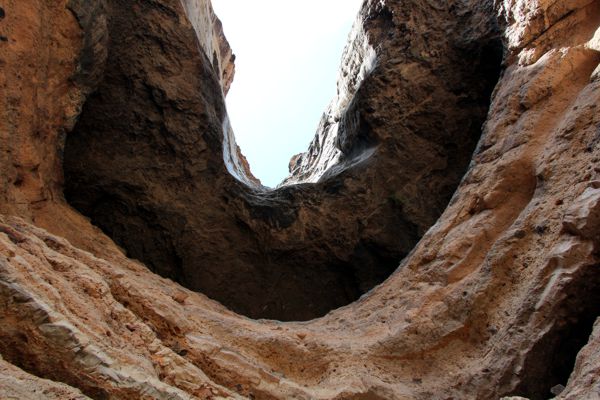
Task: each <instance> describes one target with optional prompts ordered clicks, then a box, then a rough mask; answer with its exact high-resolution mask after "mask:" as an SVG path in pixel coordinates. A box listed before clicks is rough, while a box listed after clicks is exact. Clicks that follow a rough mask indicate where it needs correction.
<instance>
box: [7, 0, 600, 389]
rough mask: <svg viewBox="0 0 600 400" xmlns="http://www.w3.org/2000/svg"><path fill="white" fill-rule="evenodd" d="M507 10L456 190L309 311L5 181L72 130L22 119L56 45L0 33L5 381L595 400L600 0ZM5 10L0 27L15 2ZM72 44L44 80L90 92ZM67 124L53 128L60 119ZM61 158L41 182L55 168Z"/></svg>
mask: <svg viewBox="0 0 600 400" xmlns="http://www.w3.org/2000/svg"><path fill="white" fill-rule="evenodd" d="M388 1H391V0H388ZM152 3H155V2H152ZM57 4H58V3H57ZM431 4H433V3H431ZM10 5H11V7H15V8H13V9H12V10H13V11H14V10H16V9H17V8H18V7H25V9H23V10H24V11H22V12H23V13H24V14H19V15H29V13H32V14H31V15H36V16H37V17H36V18H38V19H37V21H38V23H37V25H35V26H36V27H38V28H39V29H38V30H28V31H25V30H20V31H16V30H14V31H12V33H11V34H10V35H9V34H6V35H7V37H9V39H10V38H11V35H13V36H12V37H13V39H16V40H17V42H20V41H21V40H25V38H27V37H29V36H31V37H33V38H38V39H36V40H41V38H48V37H52V35H45V34H44V32H46V31H45V30H44V27H47V28H48V31H47V32H48V33H50V32H55V29H58V28H57V26H62V27H67V28H69V27H70V28H69V29H71V28H72V29H73V30H74V32H79V31H78V30H77V29H78V28H77V24H76V21H75V20H73V19H69V18H72V14H71V12H70V11H68V10H67V9H66V8H64V9H61V8H60V7H59V5H61V4H58V5H57V6H56V8H55V9H54V8H52V7H50V8H52V9H53V10H54V11H55V12H53V13H41V14H39V13H38V11H37V10H40V8H38V7H37V6H40V7H42V8H43V7H49V6H47V5H46V2H43V3H41V2H40V3H39V4H38V2H16V1H15V2H13V3H10ZM32 5H37V6H36V7H33V8H32V9H29V8H28V7H32ZM62 6H63V7H64V4H62ZM498 7H499V11H500V13H501V15H502V16H504V17H505V20H506V23H507V27H506V40H507V43H508V44H514V45H510V48H509V52H508V54H507V57H506V59H507V68H506V70H505V72H504V74H503V76H502V79H501V80H500V82H499V84H498V86H497V87H496V89H495V92H494V97H493V101H492V106H491V109H490V112H489V116H488V120H487V122H486V125H485V129H484V135H483V137H482V139H481V141H480V143H479V145H478V148H477V150H476V153H475V154H474V156H473V160H472V163H471V165H470V167H469V171H468V172H467V174H466V175H465V177H464V178H463V179H462V182H461V184H460V186H459V188H458V190H457V192H456V193H455V194H454V196H453V198H452V201H451V202H450V204H449V206H448V207H447V209H446V210H445V211H444V213H443V214H442V216H441V217H440V218H439V220H437V222H436V223H435V224H434V225H433V226H432V227H431V229H429V230H428V231H427V233H426V234H425V235H424V237H423V238H422V239H421V241H420V242H419V243H418V245H417V246H416V248H415V249H414V250H413V251H412V252H411V254H410V255H409V256H408V257H407V258H406V259H404V261H403V262H402V265H401V267H400V268H398V269H397V270H396V271H395V272H394V274H393V275H392V276H391V277H390V278H389V279H387V280H386V281H385V282H384V283H382V284H381V285H379V286H377V287H376V288H374V290H372V291H370V292H369V293H368V294H367V295H365V296H363V297H362V298H361V299H359V300H358V301H356V302H354V303H352V304H350V305H348V306H345V307H343V308H340V309H337V310H335V311H332V312H330V313H329V314H327V315H326V316H324V317H323V318H320V319H316V320H313V321H308V322H302V323H299V322H293V323H281V322H276V321H264V320H262V321H261V320H259V321H257V320H251V319H248V318H245V317H242V316H239V315H237V314H235V313H233V312H231V311H228V310H227V309H225V308H224V307H223V306H221V305H220V304H218V303H216V302H214V301H211V300H209V299H208V298H207V297H206V296H204V295H202V294H199V293H195V292H192V291H189V290H187V289H185V288H183V287H181V286H180V285H178V284H176V283H174V282H172V281H170V280H168V279H164V278H161V277H159V276H158V275H156V274H153V273H151V272H150V271H149V270H148V269H147V268H146V267H145V266H144V265H142V264H140V263H138V262H136V261H132V260H130V259H128V258H126V257H125V256H124V255H123V254H122V253H121V252H120V251H119V250H118V248H117V247H116V246H115V245H114V244H112V242H111V241H110V240H109V239H108V238H107V237H106V236H104V235H103V234H102V233H101V232H99V231H98V230H97V229H94V228H93V227H92V225H91V224H90V223H89V222H88V221H86V220H85V218H83V217H81V216H79V215H78V214H76V213H75V212H73V211H72V210H70V208H69V207H68V206H66V205H65V203H64V201H63V200H62V198H61V197H60V196H56V197H54V198H50V200H48V201H46V202H44V203H41V204H43V206H41V207H36V206H35V203H33V200H35V199H36V198H37V197H36V196H34V195H32V194H31V193H37V192H35V191H32V190H30V189H31V188H32V187H34V186H35V185H34V186H30V185H29V184H27V185H22V186H19V185H12V183H13V182H14V181H13V180H11V179H10V177H11V176H13V175H14V173H15V172H14V171H15V167H14V166H13V165H14V160H21V159H26V158H27V157H25V158H19V157H22V156H23V155H22V154H21V153H19V154H20V155H19V156H18V157H17V156H15V155H14V154H15V153H14V152H15V151H16V149H29V150H31V151H32V152H33V149H35V152H39V153H38V154H42V155H43V154H46V152H47V153H48V154H51V153H52V154H54V152H55V151H57V150H60V146H59V145H60V143H59V141H57V140H50V141H49V142H48V143H47V144H43V143H41V142H40V140H39V136H38V132H39V130H37V129H32V126H31V121H30V120H29V119H28V118H26V116H27V115H29V114H27V112H26V110H31V109H33V110H36V112H37V111H38V110H46V109H47V108H46V107H50V105H51V104H54V103H52V102H51V101H50V99H52V98H53V97H52V95H51V93H47V92H46V91H39V92H37V99H38V102H37V103H35V104H34V103H33V102H32V101H33V100H32V98H33V97H32V96H30V95H28V93H30V92H29V91H28V90H23V91H22V92H19V87H20V85H23V86H24V87H26V88H31V87H33V86H35V82H36V81H35V80H34V79H23V80H16V79H15V80H7V79H6V77H7V76H9V72H11V71H12V72H11V73H14V74H16V73H17V72H16V71H17V68H16V65H17V63H18V62H21V61H23V60H25V59H27V57H32V58H31V62H32V63H33V64H32V65H46V64H45V62H46V60H45V59H44V57H45V55H46V54H47V53H43V52H38V53H34V52H33V51H32V52H28V54H27V56H26V57H25V58H19V57H20V54H21V53H19V52H9V51H7V48H6V47H3V46H8V45H10V42H8V43H9V44H8V45H7V44H6V43H5V42H0V52H1V53H0V55H1V56H2V57H0V60H3V62H5V63H6V64H7V65H9V68H7V69H6V70H5V69H2V70H0V71H1V72H0V77H1V79H3V82H4V83H6V86H7V89H6V92H2V95H1V96H0V98H2V99H3V100H2V101H7V100H6V99H5V95H4V93H7V94H11V96H13V97H14V98H18V99H19V102H21V103H19V104H22V108H17V109H14V108H13V109H10V108H4V109H3V110H5V111H4V112H5V113H7V114H8V116H9V117H10V121H11V124H13V125H8V126H12V128H11V129H12V130H11V131H10V133H11V136H8V134H4V135H5V137H4V139H3V143H5V145H4V147H2V154H3V155H4V156H3V157H2V158H1V159H0V163H2V169H1V170H2V174H3V179H5V180H4V182H5V183H4V186H3V187H4V189H3V192H2V193H3V197H2V199H3V200H2V205H1V207H2V211H3V214H5V215H3V216H2V217H0V220H1V223H0V232H1V233H0V354H2V356H3V358H4V359H5V360H6V361H7V362H8V363H10V364H13V365H15V366H19V367H20V368H21V369H22V370H24V371H26V372H27V373H28V374H30V375H24V372H23V371H21V370H18V369H15V368H14V367H12V366H10V365H6V363H4V362H2V364H1V365H2V366H1V367H0V368H2V372H3V374H2V376H0V383H1V384H2V387H1V388H0V393H2V395H4V393H6V392H7V391H13V392H8V393H14V391H17V393H18V394H19V396H20V397H21V398H23V397H25V398H27V397H26V396H29V397H30V398H36V397H35V396H36V394H35V393H28V392H26V391H25V392H23V390H27V389H25V388H24V387H23V385H22V384H21V383H19V382H17V384H16V385H15V384H13V383H10V382H15V380H17V381H18V380H20V379H26V382H27V381H28V382H32V383H31V386H28V387H29V388H45V387H51V388H52V390H61V391H62V390H64V392H55V393H60V395H62V393H65V395H67V396H70V395H71V394H72V395H75V396H78V395H79V394H78V392H77V390H81V392H83V393H84V394H85V395H87V396H89V397H91V398H103V397H109V398H115V399H137V398H155V399H167V398H168V399H178V398H182V399H189V398H255V399H262V398H265V399H274V398H276V399H288V398H298V399H419V400H420V399H423V400H424V399H449V398H454V399H482V400H483V399H486V400H487V399H495V398H501V397H503V396H512V395H519V396H523V397H527V398H531V399H537V398H548V397H550V396H551V394H550V389H551V388H552V387H554V386H556V385H557V384H566V385H565V386H566V389H565V391H564V392H562V393H561V395H560V397H559V398H561V399H563V398H564V399H569V400H571V399H594V398H597V395H598V382H599V378H600V373H599V368H600V358H599V357H598V352H599V349H600V344H599V343H598V340H597V339H598V324H597V323H596V325H595V329H594V331H593V333H592V335H591V336H589V333H590V332H592V325H593V324H594V321H595V320H596V317H597V316H598V309H599V307H598V304H599V303H600V299H599V298H598V297H599V293H600V279H599V274H598V265H600V260H599V256H598V252H597V248H595V243H594V240H595V239H594V238H595V236H593V229H592V230H588V229H589V228H590V227H592V226H595V225H593V223H595V222H593V221H595V219H593V217H592V218H591V219H590V216H593V215H595V214H594V212H595V210H596V206H595V204H596V203H595V200H594V198H595V197H594V196H595V195H594V193H595V189H597V188H596V187H595V185H596V184H595V183H594V182H597V181H598V180H599V179H600V170H599V168H598V165H599V164H600V140H599V136H598V135H599V133H598V132H599V131H598V127H599V126H600V116H599V115H600V114H599V113H598V112H597V107H598V104H600V81H598V80H590V77H591V76H592V74H593V73H594V71H595V70H596V69H597V67H598V64H599V63H600V54H599V52H598V51H596V50H593V49H590V48H589V47H586V43H588V42H589V41H590V39H592V38H593V37H594V34H595V32H596V30H597V29H598V26H600V12H599V11H600V10H599V9H600V2H598V1H587V2H579V1H573V2H542V1H539V2H538V1H530V2H526V1H524V0H522V1H518V2H511V1H504V2H502V3H501V4H498ZM3 8H4V9H5V12H6V19H5V20H3V21H0V34H5V33H4V32H6V31H1V30H3V29H5V25H4V24H5V22H6V23H8V22H9V18H11V16H10V15H11V14H10V13H11V12H12V11H11V8H10V7H8V6H6V5H3ZM34 9H35V10H36V11H35V12H33V11H32V10H34ZM43 9H44V10H46V8H43ZM19 10H22V9H21V8H19ZM13 18H16V17H15V15H13ZM46 18H47V19H46ZM4 21H5V22H4ZM40 21H41V22H44V23H41V22H40ZM51 21H56V26H55V25H54V23H53V22H51ZM69 21H70V22H69ZM58 22H61V23H64V24H63V25H60V24H58ZM12 23H15V22H12ZM14 26H16V25H14ZM14 29H16V28H14ZM190 29H191V28H190ZM70 37H71V36H66V38H70ZM84 37H85V35H83V34H81V32H79V33H78V34H76V35H75V36H73V38H75V39H74V40H73V42H72V46H73V47H72V49H81V48H82V46H83V44H82V43H83V42H84V40H83V38H84ZM532 38H533V41H530V39H532ZM65 40H66V39H65ZM67 42H69V41H68V40H67ZM65 46H66V45H65ZM41 48H42V47H39V48H37V49H41ZM65 48H67V49H68V48H69V47H67V46H66V47H65ZM23 49H24V51H25V50H26V49H27V47H23ZM75 54H79V51H75ZM38 57H40V58H38ZM67 60H71V61H70V62H67V61H65V62H59V63H58V65H60V66H61V68H62V67H64V68H65V69H64V70H62V69H61V71H60V73H57V74H56V75H52V76H54V77H55V79H56V81H55V84H56V85H57V87H62V88H64V90H65V91H66V93H67V98H71V97H70V96H71V94H73V95H75V97H73V98H76V99H80V97H78V96H79V95H80V93H81V92H80V89H79V88H77V87H76V86H74V85H73V83H72V82H73V81H72V79H71V77H72V74H73V71H74V68H75V67H74V66H75V65H76V60H77V57H72V58H70V57H67ZM35 62H39V63H40V64H35ZM5 71H6V72H5ZM34 71H38V70H37V69H35V68H34V69H33V70H30V69H28V68H24V69H23V72H22V74H24V75H23V76H27V77H28V78H31V77H33V76H34V75H35V74H34ZM43 77H44V79H45V78H47V76H43ZM19 93H23V96H22V97H20V95H19ZM32 93H33V92H32ZM6 97H9V98H11V97H10V96H6ZM56 98H57V99H58V100H61V99H62V97H56ZM61 101H62V100H61ZM76 103H77V102H76ZM77 104H81V103H77ZM59 105H60V104H59ZM36 107H38V108H36ZM56 110H57V111H56V112H57V113H58V114H60V110H62V108H57V109H56ZM8 111H10V112H8ZM48 115H54V114H51V113H49V114H48ZM8 120H9V119H3V122H2V123H3V124H7V122H6V121H8ZM57 120H59V121H62V119H61V118H58V119H57ZM58 126H59V127H56V126H55V125H52V126H50V127H47V128H46V129H47V130H46V131H44V132H47V134H48V135H51V134H52V133H53V132H55V130H54V129H57V130H58V131H60V130H61V129H65V128H64V126H67V125H63V123H62V122H61V123H60V124H59V125H58ZM2 132H5V130H4V128H3V130H2ZM12 138H18V139H19V143H21V144H22V145H21V146H18V147H17V146H16V145H14V144H13V143H15V142H14V141H12ZM49 138H50V139H51V138H55V136H49ZM9 139H11V140H9ZM9 145H10V146H9ZM46 145H47V146H48V148H46V147H45V146H46ZM55 146H58V147H55ZM207 151H208V150H207ZM35 152H33V153H32V154H34V153H35ZM24 154H28V153H27V152H25V153H24ZM220 156H221V154H219V157H220ZM23 157H24V156H23ZM52 157H53V156H51V157H49V159H51V160H52V159H53V158H52ZM55 161H56V160H55ZM51 164H52V163H51ZM40 165H41V164H40ZM49 165H50V164H49ZM52 165H54V167H51V166H48V167H45V168H46V169H45V170H46V171H47V172H46V173H44V174H40V177H39V179H38V178H36V179H38V182H41V183H39V184H38V183H36V185H38V186H40V187H51V183H52V182H60V179H59V173H60V168H56V165H55V164H52ZM16 169H17V170H18V168H16ZM29 173H31V171H30V172H29ZM4 174H5V175H4ZM11 174H13V175H11ZM4 176H6V178H4ZM223 179H225V178H223ZM590 188H591V189H592V190H590ZM590 193H591V194H590ZM16 199H24V200H23V201H24V204H19V203H18V202H17V200H16ZM32 199H33V200H32ZM565 227H567V228H566V229H565ZM49 231H52V232H53V233H50V232H49ZM590 232H592V236H590V234H589V233H590ZM84 249H85V250H84ZM182 294H183V295H182ZM185 295H187V297H186V296H185ZM178 299H180V300H181V299H184V300H183V302H182V301H178ZM582 347H583V348H582ZM581 348H582V350H581V351H580V352H579V355H578V357H577V361H576V362H575V365H574V367H573V366H569V365H568V362H569V360H571V361H572V360H574V359H575V354H574V353H576V352H578V351H579V349H581ZM4 371H6V374H4ZM569 375H570V376H569ZM36 377H37V378H36ZM39 378H44V379H50V380H53V381H55V382H62V383H63V384H59V383H51V382H48V381H41V379H39ZM557 380H559V381H557ZM567 380H568V381H567ZM5 382H8V383H5ZM64 384H68V385H70V386H71V388H76V389H71V388H69V387H67V386H64ZM5 385H6V386H5ZM7 388H8V389H7ZM56 388H58V389H56ZM3 390H4V392H2V391H3ZM52 396H53V394H51V392H49V395H48V397H50V398H52ZM57 396H58V395H57ZM57 396H55V397H57ZM58 397H60V396H58ZM75 398H77V397H75Z"/></svg>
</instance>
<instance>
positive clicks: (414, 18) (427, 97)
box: [64, 0, 502, 320]
mask: <svg viewBox="0 0 600 400" xmlns="http://www.w3.org/2000/svg"><path fill="white" fill-rule="evenodd" d="M413 3H414V4H413ZM108 4H109V7H108V9H109V10H110V11H109V12H108V13H107V20H108V30H109V36H110V37H115V38H117V37H118V38H119V40H111V42H110V45H109V47H108V60H107V63H106V73H105V75H104V80H103V82H102V83H101V84H100V86H99V89H98V91H97V92H96V93H94V94H93V95H92V96H90V98H89V100H88V101H87V102H86V104H85V106H84V110H83V112H82V114H81V118H80V120H79V122H78V124H77V126H76V127H75V129H74V131H73V132H72V133H71V134H70V135H69V136H68V138H67V143H66V148H65V157H64V168H65V178H66V179H65V182H66V186H65V194H66V197H67V199H68V201H69V202H70V203H71V204H72V205H73V206H74V207H75V208H77V209H78V210H80V211H81V212H82V213H83V214H85V215H87V216H89V217H90V218H91V220H92V222H93V223H94V224H95V225H97V226H99V227H101V228H102V229H103V230H104V231H105V232H106V233H108V234H109V235H110V236H111V237H112V238H113V239H115V241H116V242H117V243H118V244H119V245H121V246H122V247H123V248H124V249H126V251H127V254H128V255H129V256H131V257H133V258H137V259H139V260H142V261H143V262H145V263H146V264H147V265H149V266H150V267H151V269H152V270H153V271H155V272H157V273H159V274H160V275H162V276H165V277H168V278H171V279H173V280H175V281H177V282H179V283H181V284H182V285H184V286H186V287H189V288H191V289H194V290H198V291H201V292H202V293H205V294H207V295H208V296H209V297H211V298H212V299H215V300H218V301H220V302H222V303H223V304H225V305H226V306H228V307H230V308H231V309H233V310H235V311H237V312H240V313H242V314H245V315H248V316H250V317H254V318H259V317H261V318H273V319H279V320H306V319H310V318H315V317H318V316H322V315H324V314H325V313H326V312H328V311H330V310H331V309H334V308H337V307H340V306H343V305H345V304H348V303H350V302H352V301H353V300H356V299H357V298H358V297H359V296H360V295H362V294H364V293H366V292H367V291H368V290H369V289H371V288H372V287H374V286H375V285H376V284H379V283H381V282H382V281H383V280H384V279H385V278H387V277H388V276H389V275H390V274H391V272H392V271H394V269H395V268H396V267H397V265H398V263H399V261H400V260H401V259H402V258H403V257H404V256H406V255H407V254H408V253H409V252H410V250H411V249H412V248H413V247H414V245H415V244H416V242H417V241H418V239H419V238H420V237H421V236H422V235H423V234H424V233H425V231H427V229H428V228H429V227H430V226H431V225H432V224H433V223H434V222H435V221H436V219H437V218H438V217H439V215H440V213H441V212H442V211H443V209H444V208H445V206H446V204H447V203H448V201H449V199H450V196H451V195H452V193H453V192H454V190H455V188H456V186H457V184H458V182H459V180H460V179H461V177H462V176H463V174H464V172H465V170H466V167H467V165H468V162H469V160H470V158H471V154H472V151H473V149H474V147H475V144H476V142H477V140H478V138H479V136H480V134H481V125H482V123H483V121H484V118H485V115H486V113H487V109H488V104H489V97H490V94H491V91H492V88H493V86H494V85H495V83H496V81H497V79H498V74H499V71H500V63H501V59H502V44H501V42H500V39H499V30H498V29H497V27H496V24H495V19H494V18H493V10H492V8H491V5H489V4H487V3H485V2H484V3H481V2H478V1H475V2H470V3H468V4H467V3H465V4H462V5H460V6H458V5H455V6H452V7H450V6H449V5H444V6H442V7H436V6H434V5H426V4H422V2H420V1H414V2H411V3H410V5H408V4H407V3H405V2H404V3H402V2H388V3H382V2H376V1H370V2H365V4H364V6H363V8H362V10H361V12H360V18H359V19H358V21H357V23H356V25H355V27H354V30H353V32H352V34H351V36H350V41H349V45H348V48H347V50H346V53H345V56H344V60H343V65H344V66H345V67H344V68H343V70H342V72H341V78H340V83H339V95H338V98H336V99H335V100H334V101H333V102H332V105H331V106H330V108H329V110H328V112H327V113H326V115H325V117H324V119H323V123H322V125H321V128H320V130H319V132H318V133H317V135H316V136H315V140H314V142H313V143H312V145H311V147H310V149H309V151H308V152H307V153H306V154H305V155H303V156H301V157H300V158H299V159H298V161H297V162H296V166H295V167H294V169H293V171H292V175H291V176H290V178H289V179H288V181H287V185H284V186H282V187H280V188H278V189H276V190H273V191H270V190H267V189H266V188H263V187H261V186H259V185H257V184H256V183H253V182H252V179H251V174H250V173H249V171H248V170H247V167H246V164H245V163H244V161H243V158H241V157H240V155H239V149H238V147H237V145H236V144H235V139H234V137H233V133H232V131H231V127H230V126H229V124H228V121H227V117H226V115H225V107H224V103H223V101H224V100H223V92H224V91H225V90H223V91H222V90H221V89H222V88H224V89H226V88H227V87H228V85H229V82H228V81H227V80H224V78H222V77H224V76H229V74H228V73H227V71H230V70H231V69H232V68H231V67H230V66H228V64H227V63H228V62H229V61H230V60H231V51H230V50H229V48H228V46H227V44H226V42H221V44H220V45H217V44H215V43H214V40H216V39H214V40H213V39H211V38H217V39H218V38H221V37H222V30H221V29H220V25H219V24H216V25H211V23H209V22H210V21H214V20H215V17H214V15H213V14H212V11H210V10H209V9H206V4H204V3H203V2H191V1H189V2H187V3H184V4H185V6H186V7H185V8H186V10H187V14H188V15H196V17H194V18H192V22H193V25H194V28H195V35H194V30H192V29H190V27H189V26H188V25H187V24H186V23H185V20H183V22H182V18H181V15H180V14H181V11H180V10H178V9H179V8H180V5H179V3H178V2H177V1H175V0H171V1H162V2H161V3H160V5H159V4H157V3H147V2H141V4H140V5H138V6H136V7H130V2H119V1H116V0H110V1H108ZM467 10H469V13H467V12H466V11H467ZM198 15H200V16H199V17H198ZM198 21H199V22H198ZM207 21H208V22H207ZM203 30H204V31H203ZM194 36H195V37H194ZM198 44H199V45H200V47H201V49H203V51H198V49H197V46H198ZM217 48H218V49H220V52H216V50H214V49H217ZM211 54H214V55H213V56H212V61H211V56H210V55H211ZM219 54H221V55H220V56H219ZM465 58H470V59H471V60H472V61H471V62H469V63H464V62H462V61H463V60H464V59H465ZM219 77H221V79H219ZM222 148H223V149H224V150H221V149H222ZM224 159H225V160H224ZM224 161H225V162H224ZM307 171H309V172H307ZM311 171H312V172H311ZM390 171H394V173H390ZM228 172H229V173H228ZM234 177H236V178H237V180H236V179H234ZM312 182H316V183H312ZM292 183H293V184H294V185H291V184H292Z"/></svg>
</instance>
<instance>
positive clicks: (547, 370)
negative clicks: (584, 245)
mask: <svg viewBox="0 0 600 400" xmlns="http://www.w3.org/2000/svg"><path fill="white" fill-rule="evenodd" d="M599 268H600V265H590V266H588V267H585V268H582V269H581V270H580V271H579V272H580V273H578V275H576V276H573V278H572V280H571V281H570V282H569V283H568V284H567V285H566V286H565V287H564V290H563V291H562V293H563V298H562V301H561V302H560V304H559V305H558V307H557V308H556V309H555V310H554V312H553V313H552V315H548V318H552V319H553V323H552V327H551V329H550V330H549V331H548V332H547V333H546V334H545V335H544V336H543V337H542V338H541V340H539V341H538V342H537V343H536V344H535V345H534V347H533V348H532V350H531V351H530V352H529V353H528V354H527V358H526V360H525V363H524V367H523V371H524V372H523V377H522V378H521V383H520V384H519V386H518V387H517V389H516V390H515V391H514V392H513V393H512V395H515V396H523V397H526V398H529V399H531V400H546V399H549V398H553V397H554V396H555V395H556V394H557V393H552V392H551V390H552V388H554V387H556V386H558V385H562V386H566V385H567V382H568V380H569V376H570V375H571V373H572V372H573V367H574V366H575V361H576V358H577V354H578V353H579V351H580V350H581V349H582V348H583V347H584V346H585V345H586V344H587V343H588V341H589V338H590V335H591V334H592V330H593V327H594V323H595V322H596V319H597V318H598V317H600V274H598V269H599Z"/></svg>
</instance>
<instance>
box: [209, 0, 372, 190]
mask: <svg viewBox="0 0 600 400" xmlns="http://www.w3.org/2000/svg"><path fill="white" fill-rule="evenodd" d="M212 3H213V7H214V9H215V12H216V14H217V16H218V17H219V18H220V19H221V21H222V22H223V28H224V31H225V35H226V36H227V39H228V40H229V43H230V45H231V47H232V49H233V52H234V54H235V55H236V61H235V64H236V73H235V78H234V80H233V84H232V86H231V89H230V91H229V94H228V95H227V109H228V112H229V117H230V120H231V124H232V126H233V129H234V131H235V137H236V140H237V143H238V145H239V146H240V147H241V149H242V153H243V154H244V155H245V156H246V158H247V159H248V162H249V163H250V167H251V170H252V173H253V174H254V175H255V176H256V177H257V178H258V179H260V180H261V181H262V183H263V185H265V186H270V187H274V186H277V184H279V183H280V182H281V181H282V180H283V178H285V177H286V176H287V175H288V164H289V161H290V158H291V157H292V156H293V155H295V154H298V153H302V152H304V151H306V150H307V149H308V145H309V143H310V141H311V140H312V138H313V136H314V134H315V132H316V129H317V125H318V123H319V120H320V118H321V115H322V113H323V112H324V111H325V108H326V107H327V105H328V104H329V102H330V101H331V99H332V98H333V96H334V95H335V92H336V82H337V76H338V70H339V66H340V61H341V56H342V52H343V49H344V46H345V45H346V40H347V37H348V34H349V33H350V30H351V28H352V23H353V22H354V19H355V17H356V15H357V13H358V10H359V7H360V4H361V3H362V0H286V1H282V0H255V1H247V0H212Z"/></svg>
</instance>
